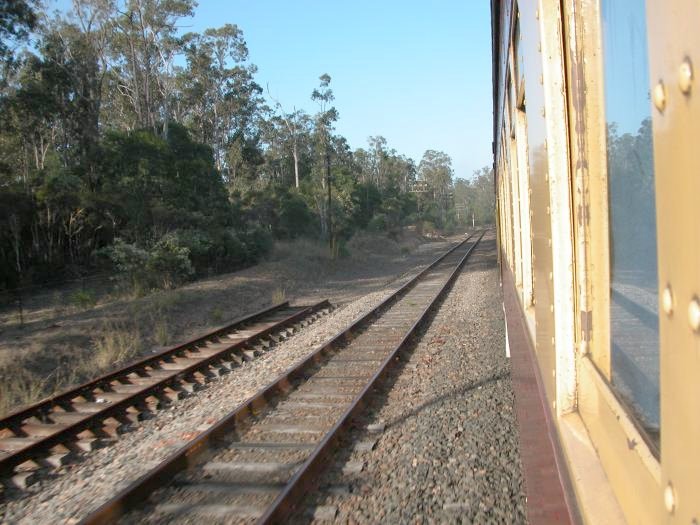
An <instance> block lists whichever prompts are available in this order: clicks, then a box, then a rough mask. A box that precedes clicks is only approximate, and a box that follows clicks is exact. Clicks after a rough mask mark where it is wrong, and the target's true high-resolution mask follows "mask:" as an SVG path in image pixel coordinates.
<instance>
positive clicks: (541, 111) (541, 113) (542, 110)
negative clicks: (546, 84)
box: [540, 106, 544, 117]
mask: <svg viewBox="0 0 700 525" xmlns="http://www.w3.org/2000/svg"><path fill="white" fill-rule="evenodd" d="M540 115H542V116H543V117H544V106H542V109H540Z"/></svg>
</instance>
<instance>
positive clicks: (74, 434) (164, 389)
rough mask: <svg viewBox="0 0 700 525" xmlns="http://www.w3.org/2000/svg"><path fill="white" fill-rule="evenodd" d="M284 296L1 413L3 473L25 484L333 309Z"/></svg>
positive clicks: (0, 462)
mask: <svg viewBox="0 0 700 525" xmlns="http://www.w3.org/2000/svg"><path fill="white" fill-rule="evenodd" d="M331 308H332V307H331V304H330V303H329V302H328V300H324V301H321V302H319V303H317V304H314V305H312V306H290V305H289V302H283V303H280V304H277V305H275V306H272V307H269V308H266V309H264V310H260V311H258V312H255V313H253V314H251V315H248V316H246V317H243V318H241V319H238V320H236V321H234V322H232V323H229V324H227V325H226V326H223V327H221V328H219V329H217V330H214V331H213V332H209V333H207V334H205V335H202V336H200V337H197V338H195V339H192V340H190V341H187V342H185V343H183V344H180V345H177V346H174V347H172V348H169V349H167V350H164V351H162V352H159V353H157V354H155V355H153V356H149V357H147V358H144V359H141V360H139V361H137V362H135V363H132V364H130V365H128V366H126V367H123V368H121V369H119V370H116V371H114V372H111V373H109V374H106V375H103V376H101V377H99V378H97V379H95V380H93V381H90V382H87V383H85V384H83V385H80V386H78V387H75V388H72V389H70V390H67V391H65V392H62V393H60V394H57V395H55V396H52V397H49V398H46V399H44V400H42V401H39V402H38V403H35V404H33V405H31V406H29V407H26V408H24V409H21V410H18V411H16V412H13V413H11V414H9V415H8V416H6V417H4V418H2V419H0V478H2V480H3V481H4V482H5V483H6V484H9V485H11V486H15V487H18V488H24V487H26V486H27V485H29V484H31V483H32V482H33V480H34V479H35V477H36V475H37V473H38V472H39V469H41V468H42V467H57V466H60V465H62V464H64V463H65V462H66V461H68V460H69V458H70V456H71V454H72V453H74V452H76V451H88V450H91V449H92V448H94V447H95V446H97V445H98V444H99V443H100V439H101V438H104V437H107V438H113V437H115V436H116V435H117V434H118V433H120V432H121V431H122V430H123V429H124V428H125V425H128V424H130V423H134V422H135V421H137V420H138V419H140V418H143V417H144V416H145V415H146V414H148V413H150V412H152V411H153V410H154V409H156V408H157V407H158V406H160V405H161V404H164V403H168V402H170V401H172V400H175V399H179V398H181V397H184V396H186V395H188V394H189V393H191V392H193V391H194V390H196V389H198V388H200V387H201V385H202V384H203V383H205V382H206V381H209V380H210V379H212V378H213V377H215V376H219V375H222V374H225V373H228V372H230V371H231V370H233V369H234V368H236V367H237V366H239V365H240V364H242V363H243V361H249V360H251V359H253V358H255V356H257V355H259V354H260V353H262V352H264V351H266V350H268V349H269V348H270V347H271V346H273V345H274V344H275V343H277V342H279V341H281V340H282V339H286V338H287V337H289V336H290V335H291V334H292V333H294V332H295V331H297V330H298V329H299V328H301V327H305V326H307V325H308V324H310V323H311V322H313V321H314V320H315V319H316V318H318V317H319V316H321V315H324V314H325V313H327V312H329V311H330V310H331Z"/></svg>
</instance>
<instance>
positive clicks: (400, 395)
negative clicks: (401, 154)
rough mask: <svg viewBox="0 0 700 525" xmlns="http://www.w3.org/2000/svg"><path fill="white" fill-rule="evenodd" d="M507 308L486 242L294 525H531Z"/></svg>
mask: <svg viewBox="0 0 700 525" xmlns="http://www.w3.org/2000/svg"><path fill="white" fill-rule="evenodd" d="M501 304H502V299H501V291H500V287H499V280H498V270H497V266H496V248H495V239H494V235H493V234H492V233H488V234H487V235H486V236H485V237H484V239H483V241H482V243H481V244H480V245H479V246H478V247H477V249H476V250H475V251H474V253H473V254H472V256H471V258H470V260H469V262H468V263H467V266H466V267H465V269H464V271H463V272H462V274H461V275H460V277H459V278H458V279H457V280H456V282H455V284H454V287H453V288H452V291H451V292H450V293H449V294H448V296H447V297H446V299H445V300H444V302H443V304H442V306H441V307H440V309H439V310H438V311H437V313H436V315H435V317H434V319H433V320H432V323H431V325H430V326H429V328H428V329H427V331H426V332H425V333H424V334H423V336H422V338H421V340H420V342H419V343H418V345H417V346H416V347H415V349H414V350H413V351H412V353H411V354H410V357H409V356H407V361H406V363H405V365H404V366H402V367H400V368H399V369H397V370H396V372H394V374H393V377H392V378H391V379H390V381H389V383H388V384H387V386H386V387H385V388H384V389H382V390H380V391H379V392H377V395H376V396H375V398H374V401H373V403H372V404H371V405H370V408H369V410H368V411H367V412H366V415H365V416H364V417H363V419H362V420H361V421H358V425H357V429H356V430H355V431H353V432H352V433H351V437H349V438H347V439H346V440H345V442H344V443H343V451H342V452H339V453H338V454H337V455H336V460H335V462H334V463H333V464H332V466H331V468H330V469H329V471H328V472H327V473H326V474H325V475H324V476H323V478H322V479H321V481H320V491H319V492H317V493H316V494H314V495H312V496H309V497H308V498H307V500H306V502H305V505H304V514H303V516H299V517H298V518H299V521H303V522H306V521H309V520H313V521H318V522H324V521H326V518H327V517H329V516H334V518H333V519H334V520H335V521H337V522H340V523H525V522H526V521H527V519H526V516H525V496H524V489H523V480H522V473H521V464H520V453H519V447H518V432H517V427H516V418H515V411H514V401H513V391H512V386H511V380H510V367H509V361H508V358H507V357H506V355H505V334H504V325H503V313H502V309H501ZM324 517H325V518H324Z"/></svg>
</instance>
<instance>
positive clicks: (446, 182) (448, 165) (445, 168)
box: [418, 150, 453, 224]
mask: <svg viewBox="0 0 700 525" xmlns="http://www.w3.org/2000/svg"><path fill="white" fill-rule="evenodd" d="M452 174H453V171H452V159H451V158H450V156H449V155H448V154H447V153H444V152H442V151H436V150H427V151H426V152H425V153H424V154H423V158H422V159H421V161H420V164H419V165H418V176H419V178H420V179H422V180H424V181H425V182H426V183H427V184H428V188H429V189H430V196H431V198H432V202H431V204H432V205H434V206H435V207H436V208H437V210H438V212H439V218H440V220H441V222H442V223H443V224H444V223H445V220H446V217H447V208H448V207H449V205H450V203H451V201H450V195H451V194H452V188H453V186H452Z"/></svg>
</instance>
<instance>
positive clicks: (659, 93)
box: [654, 80, 666, 111]
mask: <svg viewBox="0 0 700 525" xmlns="http://www.w3.org/2000/svg"><path fill="white" fill-rule="evenodd" d="M654 105H655V106H656V109H658V110H659V111H663V110H664V109H666V87H665V86H664V83H663V82H662V81H661V80H659V82H658V84H656V86H655V87H654Z"/></svg>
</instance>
